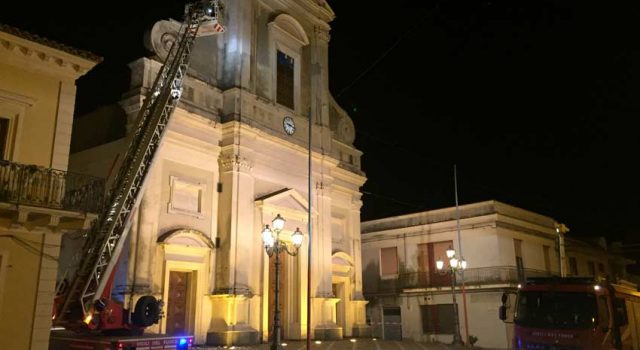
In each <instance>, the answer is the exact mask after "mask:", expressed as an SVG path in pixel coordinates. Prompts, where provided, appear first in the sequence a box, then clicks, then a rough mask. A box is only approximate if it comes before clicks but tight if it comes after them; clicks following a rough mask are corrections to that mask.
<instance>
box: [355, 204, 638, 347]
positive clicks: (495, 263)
mask: <svg viewBox="0 0 640 350" xmlns="http://www.w3.org/2000/svg"><path fill="white" fill-rule="evenodd" d="M456 218H457V215H456V208H455V207H453V208H444V209H438V210H430V211H426V212H421V213H415V214H408V215H402V216H396V217H389V218H384V219H380V220H372V221H367V222H363V223H362V265H363V271H364V272H363V284H364V294H365V297H366V299H367V300H368V301H369V304H368V305H367V319H368V322H369V323H370V324H371V325H372V331H373V335H374V336H378V337H381V338H385V339H413V340H416V341H422V342H432V341H438V342H444V343H450V342H451V341H452V339H453V332H454V327H455V325H454V318H453V315H454V313H453V312H454V311H453V310H454V306H453V302H452V300H453V298H452V294H451V289H452V288H451V282H452V280H451V274H449V273H447V274H441V273H439V272H438V271H437V268H436V261H437V260H443V261H445V262H446V261H447V258H446V255H445V252H446V250H447V249H448V248H449V247H451V248H454V249H455V250H456V251H457V253H458V255H459V256H460V257H462V258H464V259H465V260H466V261H467V269H466V270H464V272H463V274H457V275H456V297H457V298H456V299H457V306H458V307H457V309H458V319H459V321H460V334H461V338H462V339H463V341H464V340H466V339H468V338H467V336H475V337H477V343H476V344H475V345H477V346H481V347H487V348H508V347H509V346H510V344H511V331H512V330H511V327H510V325H509V324H506V323H504V322H502V321H501V320H500V319H499V318H498V307H499V306H500V305H501V296H502V293H503V292H505V291H514V290H515V289H516V288H517V285H518V284H519V283H520V282H522V281H523V280H524V279H525V278H527V277H540V276H551V275H556V276H558V275H560V274H561V268H560V265H561V259H560V258H559V257H560V256H565V260H566V261H567V263H568V264H569V265H572V266H575V268H574V267H570V268H568V269H567V268H563V269H564V270H565V271H570V273H567V275H580V276H596V275H599V274H607V275H610V276H615V277H626V276H624V272H623V270H624V266H625V264H629V263H631V261H629V260H625V259H623V258H621V257H620V256H619V255H616V254H614V253H612V252H609V253H607V251H606V250H605V248H604V247H606V244H605V245H604V246H600V245H597V244H591V243H587V242H584V241H580V240H577V239H573V238H570V237H566V234H564V235H563V236H562V238H563V240H560V239H559V238H560V236H559V234H560V233H561V232H560V231H561V230H559V228H565V226H564V225H562V224H560V223H558V222H556V221H555V220H554V219H552V218H550V217H546V216H543V215H539V214H536V213H534V212H531V211H527V210H524V209H520V208H517V207H514V206H511V205H508V204H505V203H501V202H497V201H486V202H479V203H473V204H467V205H462V206H460V207H459V218H460V240H459V239H458V229H457V225H458V222H457V220H456ZM559 241H564V244H563V245H562V247H563V249H560V246H561V245H560V244H557V242H559ZM561 251H563V254H560V252H561ZM445 264H446V263H445ZM445 267H446V266H445ZM612 267H613V269H612ZM463 283H464V292H463V288H462V287H463Z"/></svg>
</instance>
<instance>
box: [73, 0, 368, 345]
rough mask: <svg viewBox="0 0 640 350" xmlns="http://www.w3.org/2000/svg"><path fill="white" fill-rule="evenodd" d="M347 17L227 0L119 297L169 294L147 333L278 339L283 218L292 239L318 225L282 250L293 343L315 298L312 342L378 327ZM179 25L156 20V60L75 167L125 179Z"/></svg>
mask: <svg viewBox="0 0 640 350" xmlns="http://www.w3.org/2000/svg"><path fill="white" fill-rule="evenodd" d="M333 18H334V13H333V12H332V10H331V8H330V7H329V5H328V4H327V3H326V2H324V1H321V0H298V1H293V0H260V1H256V0H238V1H229V2H227V3H226V4H225V7H224V25H225V27H226V31H225V32H224V33H222V34H219V35H216V36H209V37H202V38H199V39H197V41H196V44H195V46H194V50H193V55H192V59H191V65H190V69H189V75H188V77H187V78H185V81H184V84H183V85H184V87H183V92H182V98H181V102H180V104H179V105H178V107H177V108H176V110H175V112H174V114H173V117H172V119H171V122H170V124H169V126H168V128H167V131H166V132H165V136H164V140H163V143H162V145H161V147H160V149H159V150H158V154H157V155H156V158H155V160H154V163H153V166H152V168H151V171H150V173H149V175H148V178H147V182H146V187H145V190H144V194H143V197H142V200H141V202H140V205H139V207H138V209H137V210H136V211H135V214H134V217H133V224H132V225H131V231H130V232H129V235H128V238H127V240H128V242H127V244H126V248H125V250H124V252H123V253H122V256H121V258H120V263H119V267H118V269H117V275H116V283H115V287H114V295H116V297H118V298H121V299H122V301H123V302H124V303H125V305H126V306H129V307H131V306H133V305H135V301H136V300H137V299H138V298H139V297H141V296H143V295H154V296H155V297H157V298H160V299H162V300H163V301H164V305H165V306H164V310H163V311H164V317H163V318H162V319H161V321H160V323H159V324H158V325H155V326H153V327H150V328H149V329H148V330H147V331H148V332H157V333H167V334H180V333H187V334H194V335H195V340H196V343H198V344H203V343H207V344H214V345H232V344H233V345H239V344H252V343H258V342H261V341H266V340H267V339H268V337H269V335H270V332H271V329H272V326H273V324H272V319H273V310H274V305H273V303H274V302H273V298H274V291H275V285H274V271H275V270H274V266H273V265H274V263H273V260H274V259H273V258H269V256H268V255H267V254H266V253H265V249H264V247H263V244H262V240H261V232H262V230H263V228H264V226H265V225H271V221H272V220H273V219H274V218H275V217H276V216H277V215H278V214H280V215H281V216H282V217H283V218H284V219H285V220H286V223H285V227H284V229H283V231H282V233H281V239H283V240H285V241H287V240H290V237H291V233H293V232H294V231H295V230H296V229H297V228H299V229H300V230H301V231H302V232H303V234H304V241H303V243H302V246H301V247H300V249H299V251H298V254H297V256H290V255H287V254H283V255H282V256H281V257H282V259H281V260H282V261H283V263H282V265H281V270H280V271H281V274H280V276H281V279H280V286H279V290H280V300H281V302H280V306H281V312H282V314H281V320H282V328H283V329H282V333H283V337H284V338H285V339H303V338H305V337H306V336H307V306H309V309H310V329H311V332H312V334H311V337H312V338H314V339H339V338H342V337H348V336H363V335H368V334H370V332H369V328H368V326H367V325H366V320H365V305H366V301H365V300H364V298H363V295H362V267H361V256H360V208H361V206H362V201H361V192H360V187H361V186H362V185H363V184H364V182H365V181H366V177H365V175H364V173H363V172H362V171H361V167H360V158H361V155H362V153H361V152H360V151H359V150H357V149H356V148H355V147H354V145H353V142H354V138H355V129H354V125H353V122H352V120H351V119H350V117H349V116H348V115H347V113H346V112H345V111H344V110H342V109H341V108H340V107H339V106H338V105H337V103H336V102H335V101H334V99H333V98H332V96H331V94H330V92H329V88H328V69H329V66H328V45H329V31H330V26H329V23H330V22H331V20H332V19H333ZM178 25H179V23H177V22H175V21H173V20H163V21H159V22H157V23H156V24H155V26H154V27H153V29H152V31H151V33H150V36H149V39H148V45H149V47H150V48H152V49H153V51H154V52H155V56H154V57H151V58H140V59H138V60H136V61H134V62H132V63H131V64H130V68H131V85H130V90H129V91H128V92H127V93H126V94H124V96H123V98H122V99H121V100H120V101H119V103H118V106H115V107H113V106H112V107H109V108H105V109H102V110H98V111H95V112H93V113H90V114H89V115H86V116H83V117H81V118H78V119H77V122H76V123H75V124H74V132H73V137H74V142H75V143H74V144H73V145H72V150H73V149H74V148H75V151H76V152H75V153H74V154H73V155H72V156H71V159H70V168H71V169H72V170H74V171H77V172H82V173H86V174H91V175H99V176H103V177H106V178H107V181H110V180H112V177H113V174H115V173H116V172H117V168H118V167H119V161H120V159H121V158H122V157H123V156H124V153H125V152H126V149H127V147H128V139H127V137H126V136H127V135H129V134H130V133H131V132H132V131H133V128H134V127H135V124H136V123H135V122H136V120H135V119H136V116H137V113H138V111H139V110H140V108H141V105H142V100H143V98H144V95H145V93H146V91H147V89H148V88H149V87H150V86H151V84H152V83H153V79H154V76H155V74H156V73H157V71H158V70H159V68H160V66H161V63H160V62H161V61H162V60H163V58H164V56H165V55H166V53H167V48H168V47H169V46H170V44H171V43H172V42H173V41H175V40H176V37H177V31H178ZM118 123H120V124H121V125H122V129H121V133H120V134H118V133H116V134H113V135H111V138H110V139H109V138H104V135H105V134H104V132H100V131H103V130H104V128H102V127H100V125H103V126H107V125H108V126H109V127H110V129H113V127H112V126H113V125H115V124H118ZM96 131H97V132H96ZM93 133H95V134H93ZM99 134H100V135H102V136H98V135H99ZM114 135H115V136H114ZM309 218H310V221H311V222H310V224H309ZM309 229H310V230H309ZM309 231H310V232H309ZM67 243H68V244H67V246H66V248H67V249H70V250H73V249H72V248H70V247H71V246H72V245H71V244H72V243H71V242H67ZM64 248H65V245H64V243H63V249H64ZM309 254H310V256H309ZM309 264H310V266H309ZM308 271H310V273H308ZM308 282H310V288H307V286H308V285H307V283H308ZM308 300H309V302H308Z"/></svg>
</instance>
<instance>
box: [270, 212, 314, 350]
mask: <svg viewBox="0 0 640 350" xmlns="http://www.w3.org/2000/svg"><path fill="white" fill-rule="evenodd" d="M284 223H285V220H284V218H282V216H280V214H278V215H276V217H275V219H273V221H271V226H272V228H269V225H265V226H264V230H262V243H263V244H264V249H265V250H266V251H267V255H269V257H271V256H273V255H275V259H276V261H275V265H276V272H275V278H274V279H275V284H276V287H275V291H274V298H273V299H274V303H275V312H274V314H273V338H272V339H273V342H272V343H271V347H270V348H269V349H270V350H280V349H282V345H281V341H280V340H281V339H280V298H279V297H280V295H279V294H280V252H283V251H284V252H287V254H289V255H291V256H296V255H297V254H298V248H300V246H301V245H302V240H303V239H304V235H303V234H302V232H300V229H299V228H296V230H295V231H294V232H293V233H292V234H291V243H292V245H293V247H292V248H290V247H289V246H288V245H287V243H286V242H283V241H280V232H281V231H282V229H283V228H284Z"/></svg>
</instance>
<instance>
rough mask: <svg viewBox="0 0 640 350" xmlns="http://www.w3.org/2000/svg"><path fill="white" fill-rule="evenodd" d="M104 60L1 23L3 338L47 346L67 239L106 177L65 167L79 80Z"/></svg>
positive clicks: (15, 345)
mask: <svg viewBox="0 0 640 350" xmlns="http://www.w3.org/2000/svg"><path fill="white" fill-rule="evenodd" d="M99 60H100V58H98V57H96V56H94V55H92V54H90V53H87V52H82V51H79V50H75V49H73V48H70V47H67V46H64V45H61V44H57V43H54V42H52V41H49V40H46V39H44V38H41V37H38V36H35V35H32V34H29V33H26V32H24V31H21V30H18V29H16V28H12V27H9V26H4V25H0V221H1V224H0V338H1V339H2V342H3V347H6V348H7V349H46V348H47V347H48V345H49V332H50V329H51V315H52V309H53V297H54V293H55V282H56V274H57V270H58V258H59V257H58V253H59V250H60V244H61V240H62V236H63V234H65V233H72V232H76V231H78V230H80V229H82V228H86V227H87V226H88V224H89V223H90V222H91V220H93V219H94V218H95V214H91V212H93V213H95V211H96V204H98V203H99V202H100V198H101V196H102V194H103V191H104V182H103V181H102V180H101V179H96V178H93V177H89V176H82V175H78V174H73V173H69V172H67V171H66V170H67V164H68V160H69V143H70V139H71V129H72V123H73V110H74V103H75V94H76V90H75V81H76V79H78V78H79V77H80V76H82V75H83V74H85V73H86V72H87V71H88V70H90V69H91V68H92V67H93V66H94V65H95V64H96V63H98V62H99Z"/></svg>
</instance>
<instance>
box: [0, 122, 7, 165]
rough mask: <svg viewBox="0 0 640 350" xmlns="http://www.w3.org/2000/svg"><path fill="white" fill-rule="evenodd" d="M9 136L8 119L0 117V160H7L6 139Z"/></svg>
mask: <svg viewBox="0 0 640 350" xmlns="http://www.w3.org/2000/svg"><path fill="white" fill-rule="evenodd" d="M8 136H9V119H7V118H2V117H0V159H2V160H5V159H7V158H8V157H7V155H6V154H5V153H6V152H7V137H8Z"/></svg>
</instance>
